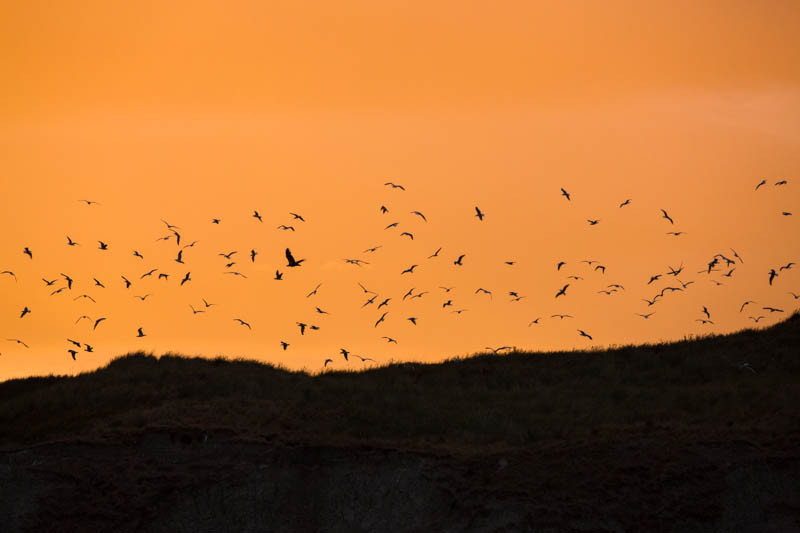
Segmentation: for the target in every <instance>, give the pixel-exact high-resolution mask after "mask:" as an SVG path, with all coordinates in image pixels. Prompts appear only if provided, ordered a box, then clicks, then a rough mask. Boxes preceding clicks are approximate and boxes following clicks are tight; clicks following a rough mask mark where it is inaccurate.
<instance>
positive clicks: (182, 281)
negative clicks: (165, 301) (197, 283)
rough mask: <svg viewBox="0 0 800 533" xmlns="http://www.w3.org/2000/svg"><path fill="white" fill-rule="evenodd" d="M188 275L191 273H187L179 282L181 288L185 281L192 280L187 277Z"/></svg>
mask: <svg viewBox="0 0 800 533" xmlns="http://www.w3.org/2000/svg"><path fill="white" fill-rule="evenodd" d="M190 274H191V272H187V273H186V275H185V276H183V279H182V280H181V286H183V284H184V283H186V282H187V281H192V278H190V277H189V275H190Z"/></svg>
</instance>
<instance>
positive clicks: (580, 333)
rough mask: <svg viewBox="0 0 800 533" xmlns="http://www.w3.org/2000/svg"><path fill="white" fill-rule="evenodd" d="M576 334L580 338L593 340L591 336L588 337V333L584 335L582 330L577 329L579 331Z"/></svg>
mask: <svg viewBox="0 0 800 533" xmlns="http://www.w3.org/2000/svg"><path fill="white" fill-rule="evenodd" d="M578 334H579V335H580V336H581V337H586V338H587V339H589V340H593V339H592V336H591V335H589V334H588V333H586V332H585V331H583V330H582V329H579V330H578Z"/></svg>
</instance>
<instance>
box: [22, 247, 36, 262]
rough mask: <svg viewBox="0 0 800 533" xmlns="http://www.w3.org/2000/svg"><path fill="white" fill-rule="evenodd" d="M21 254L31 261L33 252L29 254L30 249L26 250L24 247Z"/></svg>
mask: <svg viewBox="0 0 800 533" xmlns="http://www.w3.org/2000/svg"><path fill="white" fill-rule="evenodd" d="M22 253H23V254H25V255H27V256H28V257H29V258H31V259H33V252H31V249H30V248H28V247H27V246H26V247H25V249H24V250H22Z"/></svg>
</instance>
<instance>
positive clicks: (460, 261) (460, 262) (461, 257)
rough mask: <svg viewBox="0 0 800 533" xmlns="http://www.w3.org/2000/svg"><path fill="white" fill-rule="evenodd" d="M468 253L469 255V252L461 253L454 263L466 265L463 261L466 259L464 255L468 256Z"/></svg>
mask: <svg viewBox="0 0 800 533" xmlns="http://www.w3.org/2000/svg"><path fill="white" fill-rule="evenodd" d="M466 255H467V254H461V255H459V256H458V259H456V260H455V261H453V264H454V265H458V266H464V265H463V263H462V261H463V260H464V257H466Z"/></svg>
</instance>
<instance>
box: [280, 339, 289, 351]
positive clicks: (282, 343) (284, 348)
mask: <svg viewBox="0 0 800 533" xmlns="http://www.w3.org/2000/svg"><path fill="white" fill-rule="evenodd" d="M289 346H290V344H289V343H288V342H285V341H281V348H283V351H284V352H285V351H286V348H288V347H289Z"/></svg>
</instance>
